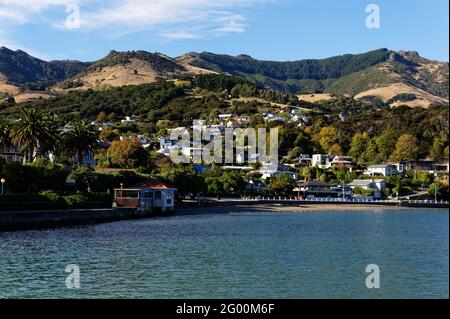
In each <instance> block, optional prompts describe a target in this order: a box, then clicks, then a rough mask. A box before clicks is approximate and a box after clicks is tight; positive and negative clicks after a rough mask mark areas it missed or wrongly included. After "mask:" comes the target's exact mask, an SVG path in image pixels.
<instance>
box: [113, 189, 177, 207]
mask: <svg viewBox="0 0 450 319" xmlns="http://www.w3.org/2000/svg"><path fill="white" fill-rule="evenodd" d="M176 192H177V189H176V188H172V187H171V186H170V185H168V184H166V183H163V182H160V181H144V182H140V183H137V184H135V185H133V186H132V187H130V188H116V189H114V203H113V206H114V207H122V208H136V210H137V211H138V212H141V213H168V212H173V211H174V210H175V194H176Z"/></svg>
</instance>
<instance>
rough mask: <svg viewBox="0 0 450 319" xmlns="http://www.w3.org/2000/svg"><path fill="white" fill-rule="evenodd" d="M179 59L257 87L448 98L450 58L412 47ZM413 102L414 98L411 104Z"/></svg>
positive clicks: (417, 101) (423, 101) (417, 99)
mask: <svg viewBox="0 0 450 319" xmlns="http://www.w3.org/2000/svg"><path fill="white" fill-rule="evenodd" d="M177 60H178V61H179V62H180V63H183V64H187V65H192V66H196V67H199V68H203V69H209V70H213V71H215V72H219V73H228V74H231V75H235V76H241V77H244V78H246V79H247V80H249V81H252V82H254V83H256V84H258V85H259V86H264V87H268V88H273V89H277V90H280V91H285V92H290V93H299V94H303V93H304V94H306V93H308V94H310V93H332V94H337V95H344V94H347V95H350V96H356V95H360V96H358V97H359V98H364V97H369V98H373V97H375V98H377V99H380V100H382V101H383V102H384V103H386V102H388V101H390V100H395V98H396V97H397V96H398V95H399V94H404V95H405V94H408V95H409V97H410V100H411V101H401V102H402V103H405V102H410V103H408V104H409V105H410V106H424V107H426V106H428V105H429V104H432V103H446V102H448V101H445V100H448V96H449V91H448V84H449V82H448V78H449V67H448V62H438V61H431V60H428V59H425V58H423V57H421V56H419V54H418V53H417V52H414V51H399V52H394V51H391V50H388V49H379V50H374V51H370V52H367V53H363V54H356V55H351V54H346V55H342V56H336V57H331V58H327V59H320V60H319V59H316V60H311V59H309V60H300V61H291V62H275V61H260V60H256V59H254V58H252V57H250V56H248V55H238V56H235V57H234V56H229V55H220V54H213V53H209V52H203V53H188V54H186V55H184V56H181V57H179V58H177ZM413 101H414V102H413Z"/></svg>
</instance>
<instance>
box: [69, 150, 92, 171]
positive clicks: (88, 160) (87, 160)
mask: <svg viewBox="0 0 450 319" xmlns="http://www.w3.org/2000/svg"><path fill="white" fill-rule="evenodd" d="M72 163H74V164H81V165H85V166H89V167H91V168H95V165H96V162H95V158H94V153H92V152H87V153H86V152H85V153H83V160H82V161H81V163H79V158H78V156H73V157H72Z"/></svg>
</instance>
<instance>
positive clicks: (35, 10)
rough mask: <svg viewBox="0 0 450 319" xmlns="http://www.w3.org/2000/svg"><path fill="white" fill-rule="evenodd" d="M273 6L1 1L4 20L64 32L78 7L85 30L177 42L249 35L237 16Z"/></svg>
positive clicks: (150, 0)
mask: <svg viewBox="0 0 450 319" xmlns="http://www.w3.org/2000/svg"><path fill="white" fill-rule="evenodd" d="M268 1H273V0H104V1H102V0H0V19H2V20H3V19H5V20H7V21H8V20H9V21H11V22H16V23H26V22H28V21H30V20H31V19H32V18H33V16H34V15H37V14H40V15H42V16H44V17H45V18H48V19H47V20H48V21H51V25H52V26H53V27H56V28H62V29H63V28H64V21H65V18H66V13H65V10H64V7H65V6H66V5H68V4H77V5H79V6H80V12H81V30H84V31H92V30H102V31H106V32H105V33H108V32H109V33H111V34H123V33H128V32H134V31H142V30H152V31H156V34H159V35H160V36H162V37H165V38H168V39H172V40H177V39H199V38H205V37H211V36H219V35H225V34H228V33H240V32H244V31H245V29H246V26H247V24H246V23H245V17H244V16H242V15H241V14H239V13H237V12H236V11H239V10H240V9H242V8H244V7H249V6H252V5H256V4H260V3H264V2H268ZM55 7H62V9H61V16H60V17H57V18H55V17H54V15H53V16H52V19H53V20H51V19H50V18H49V17H47V16H45V13H46V11H48V10H49V9H53V8H55ZM55 19H56V20H55Z"/></svg>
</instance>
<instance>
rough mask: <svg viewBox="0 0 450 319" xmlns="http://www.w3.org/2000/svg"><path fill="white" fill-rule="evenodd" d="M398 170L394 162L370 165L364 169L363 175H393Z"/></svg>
mask: <svg viewBox="0 0 450 319" xmlns="http://www.w3.org/2000/svg"><path fill="white" fill-rule="evenodd" d="M398 174H399V171H398V170H397V166H395V165H394V164H382V165H370V166H369V167H367V169H366V170H365V171H364V175H368V176H384V177H387V176H394V175H398Z"/></svg>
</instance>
